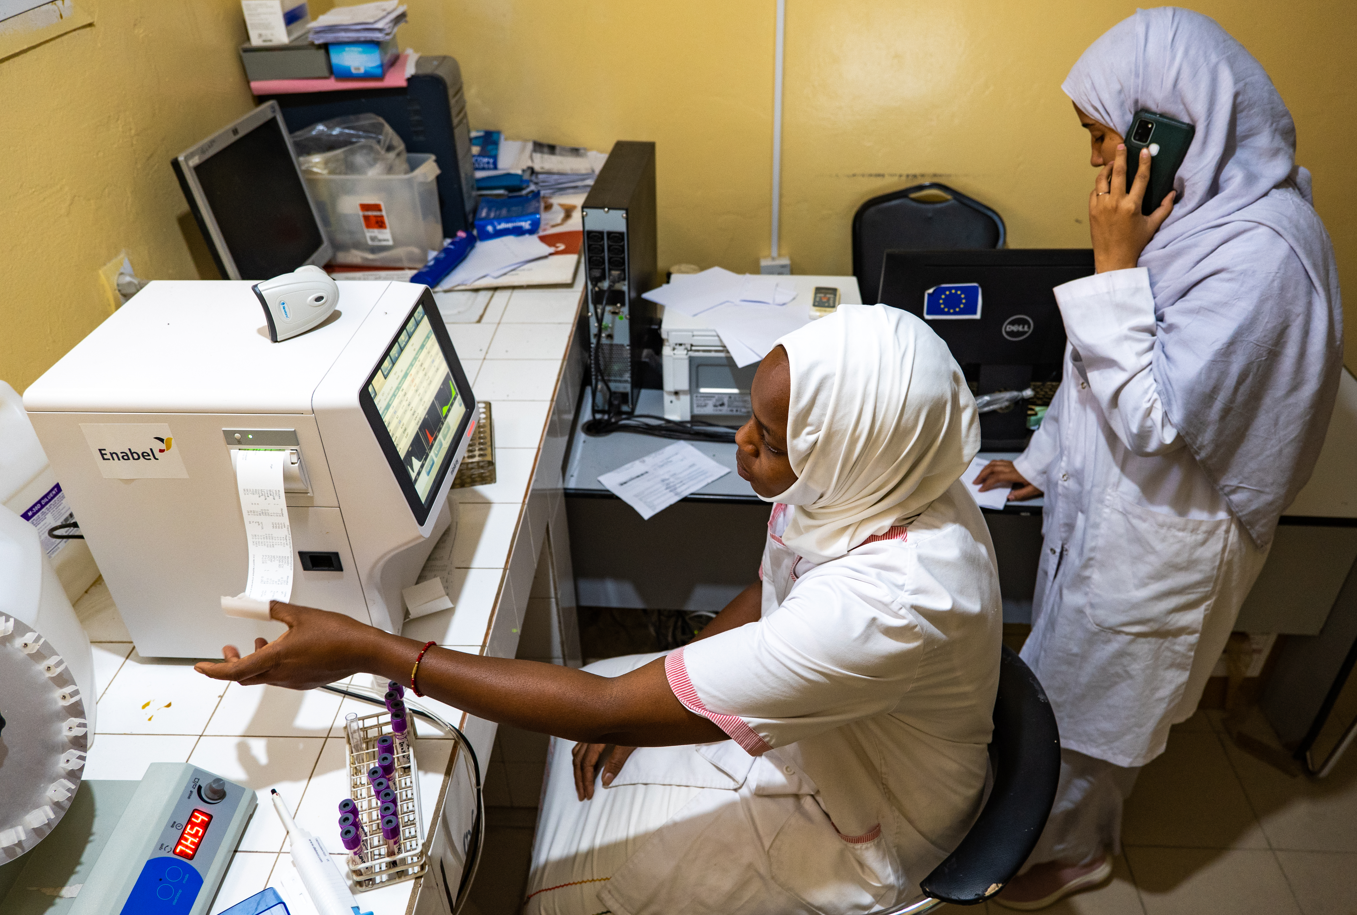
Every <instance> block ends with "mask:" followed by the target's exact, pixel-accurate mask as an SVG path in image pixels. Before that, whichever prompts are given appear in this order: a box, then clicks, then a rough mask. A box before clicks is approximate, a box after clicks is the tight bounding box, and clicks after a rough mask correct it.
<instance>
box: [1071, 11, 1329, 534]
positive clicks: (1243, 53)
mask: <svg viewBox="0 0 1357 915" xmlns="http://www.w3.org/2000/svg"><path fill="white" fill-rule="evenodd" d="M1062 88H1064V90H1065V93H1066V94H1067V95H1069V97H1070V98H1071V99H1073V100H1074V103H1075V104H1076V105H1078V106H1079V107H1080V108H1081V109H1082V110H1083V111H1084V112H1085V113H1086V114H1089V115H1091V116H1093V117H1094V118H1096V119H1097V120H1098V121H1099V122H1101V123H1103V124H1105V125H1107V126H1108V127H1111V128H1113V129H1114V130H1117V131H1119V132H1120V133H1122V134H1123V135H1125V134H1126V133H1127V131H1129V130H1130V129H1131V119H1132V118H1133V117H1134V115H1135V112H1136V110H1137V109H1139V108H1147V109H1149V110H1150V111H1154V112H1157V113H1159V114H1166V115H1168V116H1170V117H1174V118H1178V119H1180V120H1184V121H1187V122H1189V123H1191V124H1193V125H1195V126H1196V128H1197V133H1196V136H1195V137H1194V138H1193V140H1192V145H1191V146H1190V147H1189V148H1188V152H1187V158H1185V159H1184V160H1183V165H1182V168H1180V169H1179V170H1178V177H1177V180H1176V181H1175V182H1174V184H1175V186H1176V188H1177V190H1178V200H1177V202H1176V204H1175V205H1174V207H1173V213H1172V214H1171V215H1170V216H1169V218H1168V219H1166V220H1165V221H1164V225H1163V226H1162V227H1161V228H1160V229H1159V232H1158V233H1157V234H1156V235H1155V236H1154V238H1153V239H1151V241H1150V243H1149V245H1148V246H1147V247H1146V248H1145V251H1144V253H1142V254H1141V256H1140V266H1142V267H1145V268H1147V269H1148V270H1149V272H1150V285H1151V288H1152V290H1153V293H1154V310H1155V318H1156V320H1157V323H1158V327H1157V329H1156V334H1155V349H1154V362H1153V365H1152V371H1153V372H1154V379H1155V382H1156V384H1157V385H1158V387H1159V391H1160V395H1161V396H1162V398H1163V400H1164V407H1165V409H1166V410H1167V411H1168V415H1169V418H1170V419H1172V420H1173V423H1174V425H1175V426H1177V427H1178V430H1179V431H1180V432H1181V433H1182V435H1183V437H1184V439H1185V440H1186V441H1187V444H1188V447H1189V448H1191V449H1192V454H1193V455H1194V456H1195V457H1196V459H1197V462H1198V463H1199V464H1200V465H1201V467H1202V469H1203V470H1205V471H1206V473H1207V475H1208V476H1209V477H1210V478H1211V481H1212V482H1213V483H1215V485H1216V488H1217V489H1218V490H1220V493H1221V494H1222V495H1223V496H1224V497H1225V498H1226V500H1228V501H1229V503H1230V508H1231V510H1232V511H1233V512H1234V514H1235V515H1236V516H1237V517H1238V518H1239V520H1240V521H1241V522H1242V523H1243V524H1244V526H1245V528H1246V529H1247V530H1248V532H1249V535H1250V536H1251V537H1252V538H1253V540H1254V542H1255V543H1256V544H1258V545H1259V546H1260V547H1262V546H1266V545H1267V544H1268V543H1270V542H1271V540H1272V534H1273V531H1274V529H1275V528H1276V526H1277V519H1278V517H1279V516H1280V515H1281V513H1282V510H1283V509H1285V508H1286V506H1287V505H1289V504H1290V503H1291V500H1292V499H1294V498H1295V496H1296V493H1298V492H1299V491H1300V489H1301V487H1302V486H1304V485H1305V481H1306V480H1308V479H1309V478H1310V473H1311V471H1312V470H1313V469H1314V466H1315V461H1316V460H1318V458H1319V451H1320V448H1322V447H1323V444H1324V435H1325V432H1326V430H1327V429H1328V426H1329V417H1330V416H1331V415H1332V414H1333V404H1334V398H1335V397H1336V396H1337V392H1338V377H1339V371H1340V369H1341V366H1342V348H1343V332H1342V323H1343V317H1342V309H1341V307H1340V305H1339V290H1338V268H1337V265H1336V264H1335V263H1334V256H1333V247H1332V246H1331V245H1330V243H1329V236H1328V234H1327V233H1326V232H1325V231H1324V226H1323V224H1322V223H1321V222H1320V221H1319V217H1318V216H1317V215H1316V214H1315V210H1314V207H1312V206H1311V205H1310V175H1309V173H1308V172H1307V171H1306V170H1305V169H1303V168H1298V167H1297V166H1296V130H1295V125H1294V124H1293V123H1292V121H1291V114H1290V112H1288V111H1287V110H1286V105H1285V104H1284V103H1283V102H1282V97H1281V96H1280V95H1278V94H1277V90H1276V89H1275V88H1274V87H1273V85H1272V81H1271V80H1270V79H1268V76H1267V73H1266V72H1264V70H1263V67H1262V65H1261V64H1259V63H1258V61H1257V60H1255V59H1254V57H1253V55H1252V54H1250V53H1249V52H1248V51H1247V50H1246V49H1245V48H1244V46H1243V45H1241V44H1240V43H1239V42H1237V41H1235V40H1234V39H1233V38H1231V37H1230V36H1229V35H1228V34H1227V33H1226V31H1225V30H1224V29H1222V28H1221V27H1220V26H1219V25H1218V24H1216V22H1214V21H1213V20H1211V19H1209V18H1207V17H1206V16H1203V15H1201V14H1200V13H1194V12H1192V11H1190V10H1183V9H1174V8H1172V7H1162V8H1160V9H1152V10H1140V11H1138V12H1137V13H1136V14H1135V15H1134V16H1132V17H1131V18H1129V19H1126V20H1124V21H1122V22H1120V23H1118V24H1117V25H1116V26H1113V28H1112V29H1111V30H1109V31H1108V32H1107V34H1105V35H1103V36H1102V37H1101V38H1099V39H1098V40H1097V41H1095V42H1094V43H1093V46H1092V47H1090V48H1089V49H1088V50H1087V51H1085V52H1084V54H1083V56H1082V57H1080V58H1079V61H1078V62H1077V63H1076V64H1075V65H1074V68H1073V69H1072V70H1070V75H1069V77H1068V78H1067V79H1066V80H1065V83H1064V85H1063V87H1062ZM1156 202H1158V201H1156Z"/></svg>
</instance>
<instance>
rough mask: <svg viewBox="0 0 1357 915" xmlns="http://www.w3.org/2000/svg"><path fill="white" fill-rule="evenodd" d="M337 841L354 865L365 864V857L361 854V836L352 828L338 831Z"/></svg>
mask: <svg viewBox="0 0 1357 915" xmlns="http://www.w3.org/2000/svg"><path fill="white" fill-rule="evenodd" d="M339 841H340V842H341V843H342V844H343V846H344V848H345V849H347V850H348V852H349V857H350V858H351V859H352V861H353V863H354V864H365V863H366V862H367V855H366V854H365V853H364V852H363V836H362V835H361V834H360V833H359V832H358V830H357V829H354V828H353V827H352V826H349V827H346V828H345V829H341V830H340V831H339Z"/></svg>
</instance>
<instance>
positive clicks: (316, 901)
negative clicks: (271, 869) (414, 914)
mask: <svg viewBox="0 0 1357 915" xmlns="http://www.w3.org/2000/svg"><path fill="white" fill-rule="evenodd" d="M269 794H270V795H271V796H272V797H273V809H274V810H276V811H278V819H280V820H282V821H283V828H284V829H286V830H287V835H288V838H289V839H290V842H289V844H290V845H291V846H292V864H293V866H294V867H296V868H297V875H298V876H299V877H301V878H302V886H304V887H306V892H307V894H308V895H309V896H310V897H311V904H312V905H314V906H315V907H316V911H317V912H319V913H320V915H350V913H352V915H372V913H371V912H363V911H362V910H361V908H360V907H359V905H358V900H357V899H354V898H353V893H351V892H349V887H348V884H346V883H345V882H344V878H343V877H342V876H341V875H340V873H339V868H337V867H335V863H334V862H333V861H332V860H330V853H329V852H328V851H326V849H325V846H324V845H323V844H322V843H321V841H320V840H319V839H317V838H316V837H315V836H313V835H311V834H310V833H309V832H307V831H306V830H305V829H302V828H301V827H300V826H298V825H297V823H296V821H294V820H293V819H292V814H290V813H288V812H287V807H286V806H285V805H284V804H283V796H282V795H281V794H279V793H278V790H277V789H276V788H270V789H269Z"/></svg>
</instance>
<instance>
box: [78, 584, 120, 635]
mask: <svg viewBox="0 0 1357 915" xmlns="http://www.w3.org/2000/svg"><path fill="white" fill-rule="evenodd" d="M75 615H76V616H78V617H79V618H80V625H82V626H84V627H85V632H86V634H88V635H89V637H90V641H91V642H130V641H132V636H131V635H130V634H129V633H128V631H127V626H126V625H124V624H123V618H122V616H121V615H119V613H118V607H117V605H116V604H115V603H113V595H112V594H109V593H108V585H106V584H104V580H103V579H102V578H100V579H98V580H97V581H95V583H94V584H92V585H90V589H89V590H88V591H86V592H85V593H84V594H83V595H81V597H80V599H79V600H77V601H76V602H75Z"/></svg>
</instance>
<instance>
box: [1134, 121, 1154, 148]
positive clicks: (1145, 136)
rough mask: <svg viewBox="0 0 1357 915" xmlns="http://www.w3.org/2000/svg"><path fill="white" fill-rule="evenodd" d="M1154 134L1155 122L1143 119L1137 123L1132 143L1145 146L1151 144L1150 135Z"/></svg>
mask: <svg viewBox="0 0 1357 915" xmlns="http://www.w3.org/2000/svg"><path fill="white" fill-rule="evenodd" d="M1152 133H1154V121H1149V120H1146V119H1145V118H1141V119H1140V120H1139V121H1136V129H1135V132H1134V133H1133V134H1131V141H1132V142H1133V143H1138V144H1140V145H1141V146H1144V145H1145V144H1146V143H1148V142H1150V135H1151V134H1152Z"/></svg>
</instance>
